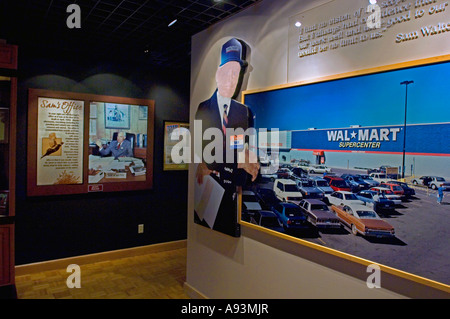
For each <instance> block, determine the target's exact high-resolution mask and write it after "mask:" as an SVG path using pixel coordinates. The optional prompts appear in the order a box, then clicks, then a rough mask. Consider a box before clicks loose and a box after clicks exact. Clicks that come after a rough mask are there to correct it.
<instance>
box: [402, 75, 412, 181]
mask: <svg viewBox="0 0 450 319" xmlns="http://www.w3.org/2000/svg"><path fill="white" fill-rule="evenodd" d="M412 83H414V81H403V82H400V85H404V86H405V88H406V91H405V122H404V124H403V163H402V178H405V147H406V114H407V110H408V85H409V84H412Z"/></svg>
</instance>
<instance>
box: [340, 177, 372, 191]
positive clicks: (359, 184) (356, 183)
mask: <svg viewBox="0 0 450 319" xmlns="http://www.w3.org/2000/svg"><path fill="white" fill-rule="evenodd" d="M341 178H343V179H344V180H345V181H346V182H347V184H349V185H350V187H351V188H352V192H355V193H357V192H359V191H360V190H363V189H368V188H370V184H369V183H367V182H365V181H364V180H363V179H362V178H361V177H359V176H357V175H350V174H343V175H341Z"/></svg>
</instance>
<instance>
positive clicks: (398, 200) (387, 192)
mask: <svg viewBox="0 0 450 319" xmlns="http://www.w3.org/2000/svg"><path fill="white" fill-rule="evenodd" d="M370 190H372V191H375V192H377V193H378V194H384V195H385V196H386V198H387V199H389V200H391V201H393V202H394V204H395V205H400V204H401V203H402V198H401V197H400V196H398V195H395V194H394V192H392V191H391V190H390V189H389V188H386V187H380V186H377V187H372V188H371V189H370Z"/></svg>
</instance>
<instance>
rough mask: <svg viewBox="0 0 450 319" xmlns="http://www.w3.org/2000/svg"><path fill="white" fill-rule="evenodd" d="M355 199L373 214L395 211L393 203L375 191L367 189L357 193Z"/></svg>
mask: <svg viewBox="0 0 450 319" xmlns="http://www.w3.org/2000/svg"><path fill="white" fill-rule="evenodd" d="M356 197H357V198H358V199H359V200H362V201H363V202H365V203H366V205H367V206H369V207H371V208H372V209H373V210H374V211H375V212H379V211H382V210H383V211H384V210H394V209H395V204H394V202H393V201H391V200H389V199H388V198H387V197H386V196H385V195H384V194H383V193H377V192H376V191H371V190H368V189H367V190H362V191H360V192H359V193H357V194H356Z"/></svg>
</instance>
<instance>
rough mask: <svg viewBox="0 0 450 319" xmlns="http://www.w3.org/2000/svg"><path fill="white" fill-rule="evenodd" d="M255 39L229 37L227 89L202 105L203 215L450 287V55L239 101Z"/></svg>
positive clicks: (228, 226) (224, 228) (199, 170)
mask: <svg viewBox="0 0 450 319" xmlns="http://www.w3.org/2000/svg"><path fill="white" fill-rule="evenodd" d="M245 47H246V44H245V43H243V42H242V41H240V40H238V39H231V40H229V41H228V42H226V43H224V45H223V47H222V51H221V61H220V62H219V63H218V70H217V73H216V79H215V80H216V83H217V90H216V91H215V92H211V94H212V96H209V97H205V100H204V102H202V103H200V105H199V106H198V109H197V111H196V116H195V120H196V121H197V122H196V123H195V124H198V123H201V126H202V128H201V133H200V136H201V137H202V142H201V152H200V153H199V154H197V153H196V154H195V156H197V157H196V159H197V161H196V162H195V163H196V164H195V167H196V170H195V173H196V188H195V203H194V207H195V214H194V215H195V222H196V223H197V224H200V225H203V226H205V227H208V228H211V229H213V230H217V231H220V232H223V233H225V234H227V235H231V236H235V237H238V236H240V226H242V225H247V226H251V227H254V228H257V229H261V230H263V231H265V232H268V233H271V234H274V235H275V236H277V234H279V235H280V236H281V237H284V238H286V236H288V237H290V238H294V239H295V241H298V242H299V243H302V242H308V243H313V244H314V245H316V247H321V249H322V248H325V249H329V251H337V252H341V253H343V255H347V256H356V257H358V258H361V259H364V260H369V261H372V262H374V263H379V264H382V265H385V266H388V267H391V268H392V269H396V270H399V271H400V272H405V273H408V274H411V275H413V276H418V277H420V278H423V279H425V280H429V281H432V282H438V283H444V284H446V285H448V284H449V283H450V281H449V278H450V270H449V267H448V260H450V256H449V250H448V247H447V246H448V229H449V227H450V221H449V218H448V213H449V212H450V196H449V194H450V143H449V139H448V137H449V136H450V111H449V104H448V97H447V96H448V94H447V93H446V92H448V89H449V86H448V81H447V77H448V74H450V62H448V59H447V60H445V59H443V60H441V61H438V62H434V61H433V62H430V61H427V62H425V63H424V62H423V61H420V63H419V62H418V63H417V64H415V63H410V64H408V65H407V66H405V65H398V66H395V65H393V66H389V67H388V68H386V69H384V70H382V71H378V73H377V72H374V71H373V70H371V71H370V72H364V70H361V72H359V73H358V74H357V75H354V74H353V75H347V74H343V75H337V76H335V77H333V78H326V79H324V80H320V79H319V80H318V81H310V82H308V83H306V84H296V85H286V86H283V87H276V88H268V89H261V90H254V91H244V92H242V99H241V102H237V101H236V100H235V97H236V96H237V93H238V92H239V84H240V83H241V82H242V76H243V74H245V72H246V67H247V63H246V62H245V51H246V50H245ZM209 80H210V81H213V80H214V79H209ZM210 128H216V129H217V132H215V131H213V132H208V129H210ZM238 128H241V129H243V130H241V131H237V129H238ZM193 130H195V127H193ZM191 133H192V131H191ZM219 134H220V135H221V136H219ZM218 140H220V141H221V142H218ZM194 143H195V141H194ZM194 148H195V147H194ZM208 154H209V157H210V159H211V158H212V160H210V161H208V160H206V161H205V157H208V156H207V155H208ZM195 156H194V157H195ZM198 156H200V158H201V159H202V160H201V161H199V160H198ZM202 156H203V157H202ZM230 159H231V162H230V161H227V160H230ZM255 159H256V160H255ZM255 170H256V173H255Z"/></svg>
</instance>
